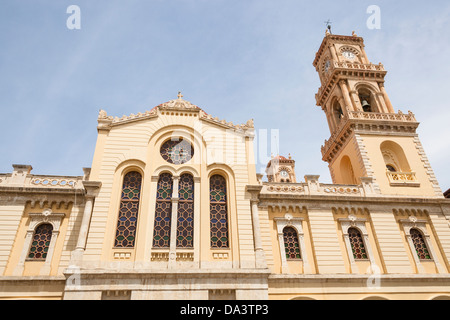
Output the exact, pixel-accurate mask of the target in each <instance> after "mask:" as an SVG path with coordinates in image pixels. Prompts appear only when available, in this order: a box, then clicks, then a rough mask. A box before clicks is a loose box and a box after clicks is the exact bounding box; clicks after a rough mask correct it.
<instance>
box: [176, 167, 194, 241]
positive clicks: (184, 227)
mask: <svg viewBox="0 0 450 320" xmlns="http://www.w3.org/2000/svg"><path fill="white" fill-rule="evenodd" d="M178 198H179V202H178V221H177V223H178V225H177V248H193V247H194V177H193V176H191V175H190V174H183V175H181V177H180V182H179V189H178Z"/></svg>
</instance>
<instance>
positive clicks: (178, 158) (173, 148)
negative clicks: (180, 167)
mask: <svg viewBox="0 0 450 320" xmlns="http://www.w3.org/2000/svg"><path fill="white" fill-rule="evenodd" d="M160 152H161V156H162V157H163V159H164V160H166V161H167V162H169V163H173V164H183V163H186V162H188V161H189V160H191V158H192V157H193V156H194V148H193V147H192V145H191V144H190V143H189V142H188V141H186V140H183V138H179V139H176V140H174V139H172V140H168V141H166V142H165V143H164V144H163V145H162V146H161V150H160Z"/></svg>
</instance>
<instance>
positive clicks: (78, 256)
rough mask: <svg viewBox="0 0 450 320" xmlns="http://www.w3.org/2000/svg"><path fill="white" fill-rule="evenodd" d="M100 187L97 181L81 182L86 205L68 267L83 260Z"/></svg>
mask: <svg viewBox="0 0 450 320" xmlns="http://www.w3.org/2000/svg"><path fill="white" fill-rule="evenodd" d="M101 185H102V183H101V182H98V181H83V186H84V188H85V189H86V196H85V199H86V200H85V201H86V203H85V206H84V212H83V220H82V221H81V226H80V231H79V234H78V241H77V246H76V247H75V250H74V251H73V252H72V256H71V261H70V263H69V265H78V264H80V263H81V260H82V259H83V254H84V251H85V250H86V243H87V238H88V233H89V226H90V224H91V218H92V209H93V208H94V199H95V197H97V195H98V192H99V191H100V187H101Z"/></svg>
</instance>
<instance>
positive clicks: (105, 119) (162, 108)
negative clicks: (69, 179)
mask: <svg viewBox="0 0 450 320" xmlns="http://www.w3.org/2000/svg"><path fill="white" fill-rule="evenodd" d="M181 97H182V95H181V94H180V93H179V94H178V99H174V100H170V101H168V102H165V103H162V104H160V105H158V106H156V107H154V108H153V109H152V110H150V111H146V112H145V113H141V112H139V113H137V114H131V115H129V116H125V115H124V116H122V117H121V118H119V117H113V116H108V114H107V112H106V111H105V110H100V111H99V114H98V127H97V128H98V130H110V129H111V127H113V126H116V125H121V124H124V123H130V122H134V121H139V120H144V119H151V118H156V117H158V116H159V115H160V114H165V113H166V112H172V111H173V112H177V111H178V112H187V114H188V113H189V112H195V113H197V114H198V115H199V119H201V120H203V121H206V122H209V123H212V124H215V125H218V126H221V127H223V128H226V129H233V130H235V131H238V132H242V133H246V134H249V135H252V134H253V133H252V132H251V131H252V129H254V123H253V119H250V120H248V121H247V123H245V124H237V125H236V124H233V122H228V121H226V120H220V119H219V118H217V117H213V116H211V115H210V114H207V113H206V112H204V111H203V110H202V109H201V108H200V107H198V106H196V105H194V104H192V103H191V102H189V101H186V100H184V99H182V98H181ZM158 111H159V112H158ZM167 115H170V114H169V113H167ZM249 131H250V132H249Z"/></svg>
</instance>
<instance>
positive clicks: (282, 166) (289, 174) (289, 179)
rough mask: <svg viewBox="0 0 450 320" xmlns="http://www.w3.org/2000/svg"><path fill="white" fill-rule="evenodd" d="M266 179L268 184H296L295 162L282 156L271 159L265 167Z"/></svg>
mask: <svg viewBox="0 0 450 320" xmlns="http://www.w3.org/2000/svg"><path fill="white" fill-rule="evenodd" d="M266 174H267V179H268V181H269V182H277V183H296V182H297V180H296V178H295V161H294V160H292V157H291V155H289V158H288V159H287V158H285V157H283V156H276V157H272V159H271V160H270V161H269V163H268V164H267V167H266Z"/></svg>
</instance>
